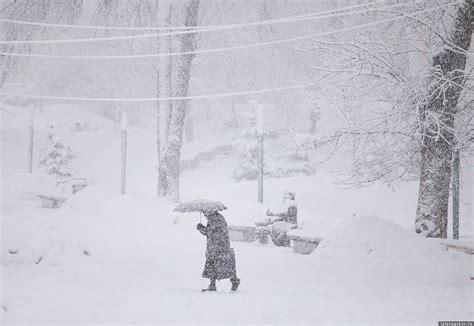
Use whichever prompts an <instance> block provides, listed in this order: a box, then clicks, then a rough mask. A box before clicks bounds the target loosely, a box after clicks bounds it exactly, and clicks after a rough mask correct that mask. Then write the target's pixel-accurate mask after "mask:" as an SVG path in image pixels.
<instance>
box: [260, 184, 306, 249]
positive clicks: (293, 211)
mask: <svg viewBox="0 0 474 326" xmlns="http://www.w3.org/2000/svg"><path fill="white" fill-rule="evenodd" d="M295 197H296V194H295V193H294V192H291V191H285V192H284V194H283V206H282V207H280V208H279V209H277V210H274V211H271V210H270V209H268V210H267V213H266V214H267V216H274V217H275V218H269V219H267V220H266V221H265V222H263V223H256V224H257V226H260V227H261V228H260V230H258V232H259V234H260V236H263V237H268V233H270V235H271V238H272V242H273V243H274V244H275V245H277V246H282V247H289V246H290V239H289V238H288V237H287V235H286V233H287V231H288V230H290V229H295V228H297V227H298V208H297V205H296V201H295Z"/></svg>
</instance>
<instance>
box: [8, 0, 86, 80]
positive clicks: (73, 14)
mask: <svg viewBox="0 0 474 326" xmlns="http://www.w3.org/2000/svg"><path fill="white" fill-rule="evenodd" d="M82 6H83V0H67V1H59V0H57V1H43V0H8V1H3V3H2V5H1V7H0V13H1V14H2V16H4V17H8V18H9V19H17V20H29V21H34V22H43V21H46V20H47V19H51V20H53V21H61V22H66V23H72V22H74V20H75V19H76V18H77V17H78V16H79V15H80V14H81V12H82ZM42 32H43V29H42V28H40V27H35V26H24V25H15V24H10V23H6V24H5V26H4V27H2V30H1V32H0V36H1V37H2V38H3V39H5V40H6V41H11V40H15V39H23V40H30V39H32V38H34V37H35V36H37V35H40V34H41V33H42ZM0 50H1V52H4V53H8V52H19V53H25V52H30V51H31V46H29V45H25V44H2V45H1V46H0ZM19 61H20V60H19V57H14V56H0V87H3V86H4V84H5V82H6V80H7V78H8V75H9V74H10V72H11V71H12V70H13V69H14V68H15V66H16V65H17V64H18V62H19Z"/></svg>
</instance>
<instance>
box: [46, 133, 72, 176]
mask: <svg viewBox="0 0 474 326" xmlns="http://www.w3.org/2000/svg"><path fill="white" fill-rule="evenodd" d="M47 137H48V138H47V143H46V145H45V147H44V148H43V149H42V151H41V154H40V156H39V159H38V165H39V166H40V167H42V168H43V169H44V172H45V173H46V174H49V175H53V176H55V177H56V179H57V180H59V179H62V178H68V177H72V176H75V175H76V173H75V171H74V170H72V169H71V168H70V167H69V165H70V162H71V161H72V160H73V159H75V158H76V157H77V152H76V151H75V150H74V149H72V148H71V147H68V146H65V145H64V144H63V142H62V140H61V138H59V137H57V136H55V135H54V134H53V132H52V131H50V132H49V133H48V135H47Z"/></svg>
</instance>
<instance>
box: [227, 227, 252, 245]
mask: <svg viewBox="0 0 474 326" xmlns="http://www.w3.org/2000/svg"><path fill="white" fill-rule="evenodd" d="M229 237H230V240H231V241H240V242H254V241H255V240H256V239H257V233H256V229H255V227H253V226H239V225H229Z"/></svg>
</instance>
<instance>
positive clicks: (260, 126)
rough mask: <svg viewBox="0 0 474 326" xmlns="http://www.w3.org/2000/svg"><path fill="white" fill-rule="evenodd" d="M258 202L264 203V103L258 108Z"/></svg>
mask: <svg viewBox="0 0 474 326" xmlns="http://www.w3.org/2000/svg"><path fill="white" fill-rule="evenodd" d="M257 160H258V167H257V177H258V203H259V204H263V105H260V106H259V108H258V109H257Z"/></svg>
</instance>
